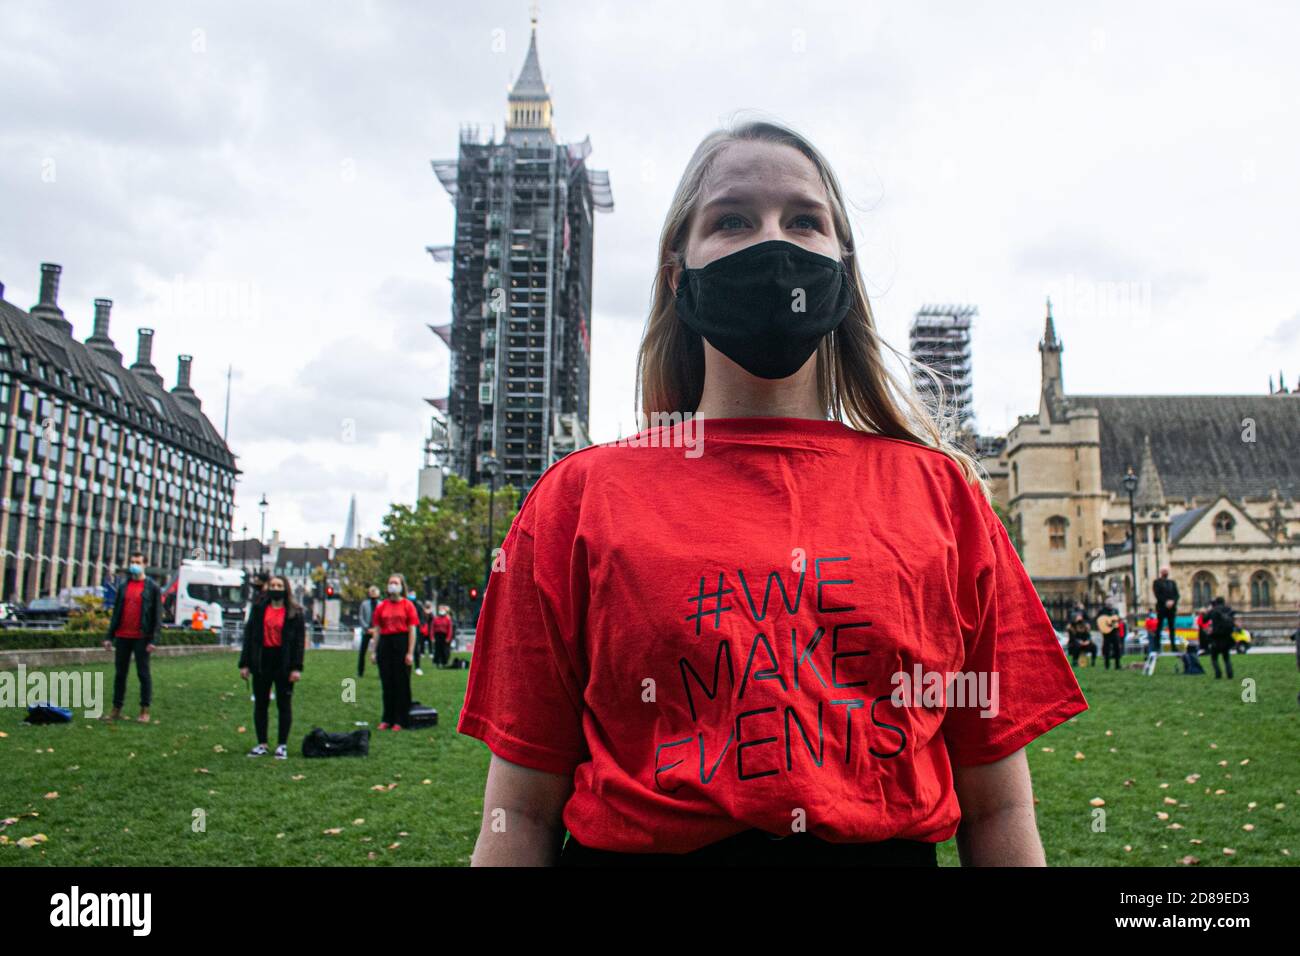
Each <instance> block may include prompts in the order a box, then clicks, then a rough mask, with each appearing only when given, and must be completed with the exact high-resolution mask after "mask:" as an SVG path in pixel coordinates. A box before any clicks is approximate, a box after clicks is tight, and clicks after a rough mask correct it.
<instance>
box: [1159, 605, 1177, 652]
mask: <svg viewBox="0 0 1300 956" xmlns="http://www.w3.org/2000/svg"><path fill="white" fill-rule="evenodd" d="M1177 616H1178V608H1176V607H1174V608H1165V609H1164V610H1162V611H1157V612H1156V633H1155V641H1156V651H1157V653H1158V652H1159V651H1160V632H1161V630H1163V629H1164V626H1165V621H1168V622H1169V649H1170V650H1171V651H1172V650H1177V648H1178V644H1177V640H1176V638H1177V632H1176V631H1175V629H1174V618H1176V617H1177Z"/></svg>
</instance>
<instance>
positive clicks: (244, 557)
mask: <svg viewBox="0 0 1300 956" xmlns="http://www.w3.org/2000/svg"><path fill="white" fill-rule="evenodd" d="M239 566H240V567H241V568H243V569H245V570H247V569H248V525H244V536H243V547H241V548H240V549H239Z"/></svg>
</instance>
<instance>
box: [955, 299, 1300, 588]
mask: <svg viewBox="0 0 1300 956" xmlns="http://www.w3.org/2000/svg"><path fill="white" fill-rule="evenodd" d="M1038 349H1039V353H1040V356H1041V368H1042V383H1041V389H1040V396H1039V403H1038V412H1037V413H1036V414H1033V415H1022V416H1021V417H1020V419H1019V420H1018V422H1017V423H1016V425H1015V426H1014V427H1013V428H1012V429H1011V431H1010V432H1009V433H1008V434H1007V435H1006V436H1005V438H1002V439H999V440H996V441H993V442H989V441H985V442H983V443H982V447H983V448H984V453H985V456H984V457H982V458H981V464H982V465H983V466H984V468H985V470H986V471H987V472H988V474H989V477H990V479H991V484H992V489H993V494H994V497H995V499H996V500H997V501H998V502H999V503H1000V504H1001V505H1002V506H1003V507H1004V508H1005V509H1006V511H1007V513H1008V515H1009V517H1010V520H1011V521H1012V522H1013V524H1014V526H1015V530H1016V531H1017V532H1018V537H1019V543H1020V546H1021V551H1022V557H1023V559H1024V563H1025V567H1026V568H1027V569H1028V571H1029V573H1030V576H1031V577H1032V578H1033V581H1034V584H1035V586H1036V587H1037V588H1038V591H1039V594H1040V596H1042V597H1043V599H1044V600H1051V599H1058V600H1060V599H1076V598H1077V599H1079V600H1084V601H1089V602H1096V601H1099V600H1101V599H1102V598H1103V597H1111V598H1113V597H1115V596H1117V595H1118V596H1120V599H1121V603H1123V604H1126V603H1127V602H1126V601H1124V600H1123V596H1124V595H1128V594H1129V593H1130V590H1129V588H1130V586H1131V579H1132V566H1133V551H1132V549H1133V546H1134V545H1133V541H1132V534H1131V531H1130V527H1131V526H1130V511H1129V492H1128V490H1127V489H1126V487H1125V485H1124V478H1125V475H1126V474H1127V473H1128V471H1129V469H1132V471H1133V473H1134V475H1135V476H1136V477H1137V478H1138V482H1137V487H1136V489H1135V493H1134V495H1133V518H1134V519H1135V521H1136V529H1137V544H1136V546H1137V577H1138V585H1139V588H1138V595H1137V604H1138V607H1139V609H1141V610H1144V611H1145V610H1146V609H1148V608H1150V607H1151V606H1152V595H1151V581H1152V580H1153V579H1154V578H1155V576H1156V574H1157V573H1158V571H1159V569H1160V568H1161V567H1162V566H1168V567H1169V568H1170V576H1171V577H1172V578H1173V579H1174V580H1175V581H1176V582H1177V584H1178V589H1179V593H1180V595H1181V598H1180V602H1179V604H1180V612H1188V611H1190V610H1191V609H1192V608H1193V607H1199V606H1201V605H1203V604H1205V603H1207V602H1208V601H1209V599H1210V598H1211V597H1214V596H1217V595H1222V596H1224V597H1225V598H1227V600H1228V601H1229V603H1231V604H1232V605H1234V606H1235V607H1238V608H1243V609H1261V610H1262V609H1270V608H1277V609H1284V608H1291V609H1293V608H1295V606H1296V603H1297V602H1298V601H1300V506H1298V505H1297V499H1298V498H1300V390H1297V391H1295V392H1288V391H1287V390H1286V389H1285V388H1280V389H1279V390H1278V391H1276V392H1274V391H1272V389H1271V388H1270V391H1269V393H1268V394H1259V395H1068V394H1067V393H1066V391H1065V385H1064V377H1063V370H1062V363H1061V356H1062V352H1063V351H1064V347H1063V345H1062V343H1061V341H1060V340H1059V339H1058V338H1057V337H1056V328H1055V325H1054V323H1053V320H1052V312H1051V303H1050V302H1049V303H1048V307H1047V324H1046V330H1045V333H1044V335H1043V339H1042V341H1041V342H1040V343H1039V346H1038ZM1130 610H1131V609H1130Z"/></svg>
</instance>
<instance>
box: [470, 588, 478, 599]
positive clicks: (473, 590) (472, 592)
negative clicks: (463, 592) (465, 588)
mask: <svg viewBox="0 0 1300 956" xmlns="http://www.w3.org/2000/svg"><path fill="white" fill-rule="evenodd" d="M469 599H470V600H471V601H477V600H478V588H470V589H469Z"/></svg>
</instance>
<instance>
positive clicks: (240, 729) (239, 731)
mask: <svg viewBox="0 0 1300 956" xmlns="http://www.w3.org/2000/svg"><path fill="white" fill-rule="evenodd" d="M235 733H237V734H246V733H248V728H247V727H236V728H235Z"/></svg>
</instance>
